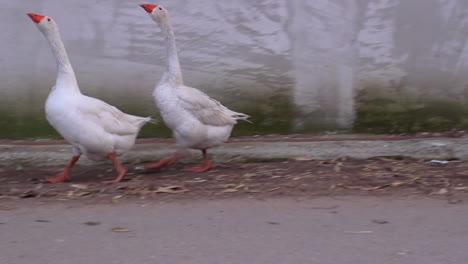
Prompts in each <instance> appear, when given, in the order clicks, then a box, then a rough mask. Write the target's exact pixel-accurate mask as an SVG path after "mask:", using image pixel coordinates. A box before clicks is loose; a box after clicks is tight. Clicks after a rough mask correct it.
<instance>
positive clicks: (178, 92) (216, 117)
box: [140, 4, 249, 172]
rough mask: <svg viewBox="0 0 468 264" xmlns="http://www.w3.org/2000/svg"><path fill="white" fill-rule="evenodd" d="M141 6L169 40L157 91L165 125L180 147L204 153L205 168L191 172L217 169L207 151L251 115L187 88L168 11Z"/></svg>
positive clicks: (152, 165)
mask: <svg viewBox="0 0 468 264" xmlns="http://www.w3.org/2000/svg"><path fill="white" fill-rule="evenodd" d="M140 6H141V7H142V8H143V9H144V10H145V11H146V12H148V13H149V15H150V16H151V18H152V19H153V20H154V21H155V22H156V23H157V24H158V25H159V27H160V28H161V31H162V33H163V35H164V37H165V40H166V52H167V58H166V59H167V65H166V71H165V73H164V74H163V76H162V79H161V80H160V81H159V83H158V84H157V85H156V87H155V89H154V92H153V97H154V100H155V102H156V106H157V107H158V108H159V111H160V113H161V116H162V118H163V120H164V123H165V124H166V125H167V126H168V127H169V128H170V129H171V130H172V132H173V134H174V137H175V139H176V142H177V145H178V146H180V147H183V148H192V149H198V150H201V151H202V153H203V159H204V162H203V165H202V166H200V167H194V168H190V169H188V170H187V171H193V172H203V171H206V170H208V169H210V168H211V167H213V163H212V162H211V161H210V160H209V158H208V154H207V149H209V148H212V147H215V146H219V145H221V144H223V143H224V142H226V141H227V139H228V138H229V136H230V134H231V131H232V128H233V126H234V125H235V124H236V123H237V120H247V118H249V116H248V115H246V114H242V113H237V112H234V111H231V110H229V109H228V108H226V107H225V106H223V105H222V104H221V103H220V102H218V101H216V100H214V99H212V98H210V97H209V96H208V95H206V94H205V93H203V92H201V91H200V90H197V89H195V88H192V87H188V86H185V85H184V82H183V81H182V73H181V69H180V64H179V58H178V55H177V48H176V42H175V37H174V31H173V29H172V25H171V22H170V18H169V13H168V11H167V10H166V9H165V8H164V7H162V6H160V5H154V4H141V5H140ZM182 156H184V152H182V151H178V152H176V153H175V154H174V155H172V156H171V157H168V158H165V159H162V160H160V161H158V162H154V163H150V164H147V165H146V166H145V168H147V169H150V168H159V167H162V166H165V165H167V164H169V163H171V162H173V161H175V160H177V159H179V158H181V157H182Z"/></svg>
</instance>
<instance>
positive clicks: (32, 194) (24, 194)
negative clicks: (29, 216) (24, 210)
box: [19, 190, 39, 198]
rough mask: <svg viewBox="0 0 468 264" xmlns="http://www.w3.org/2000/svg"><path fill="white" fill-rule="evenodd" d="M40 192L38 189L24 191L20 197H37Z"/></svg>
mask: <svg viewBox="0 0 468 264" xmlns="http://www.w3.org/2000/svg"><path fill="white" fill-rule="evenodd" d="M38 195H39V194H38V193H37V192H36V191H33V190H31V191H26V192H24V193H22V194H21V195H20V196H19V197H20V198H33V197H37V196H38Z"/></svg>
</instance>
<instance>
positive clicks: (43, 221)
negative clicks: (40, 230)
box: [36, 219, 52, 223]
mask: <svg viewBox="0 0 468 264" xmlns="http://www.w3.org/2000/svg"><path fill="white" fill-rule="evenodd" d="M36 222H38V223H50V222H52V221H49V220H43V219H37V220H36Z"/></svg>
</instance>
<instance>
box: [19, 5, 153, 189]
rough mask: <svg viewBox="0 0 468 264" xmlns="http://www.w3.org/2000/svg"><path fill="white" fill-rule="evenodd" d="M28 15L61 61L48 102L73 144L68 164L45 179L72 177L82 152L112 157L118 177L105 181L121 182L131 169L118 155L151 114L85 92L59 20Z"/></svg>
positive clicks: (60, 129)
mask: <svg viewBox="0 0 468 264" xmlns="http://www.w3.org/2000/svg"><path fill="white" fill-rule="evenodd" d="M27 15H28V16H29V17H30V18H31V19H32V21H34V22H35V23H36V25H37V27H38V29H39V30H40V31H41V32H42V34H44V36H45V38H46V39H47V40H48V42H49V45H50V48H51V49H52V53H53V54H54V56H55V59H56V63H57V80H56V83H55V86H54V87H53V88H52V91H51V92H50V94H49V96H48V97H47V101H46V104H45V111H46V117H47V120H48V121H49V123H50V124H51V125H52V126H53V127H54V128H55V129H56V130H57V131H58V132H59V133H60V134H61V135H62V136H63V137H64V138H65V140H66V141H68V142H69V143H70V144H71V145H72V147H73V156H72V158H71V160H70V162H69V163H68V165H67V166H66V167H65V168H64V169H63V170H62V171H61V172H60V173H58V174H57V175H56V176H54V177H50V178H47V179H45V180H44V182H49V183H54V182H64V181H67V180H69V179H70V170H71V168H72V167H73V165H74V164H75V163H76V162H77V161H78V159H79V158H80V156H81V155H82V154H84V155H86V157H88V158H89V159H91V160H96V161H97V160H105V159H109V160H111V161H112V163H113V165H114V166H115V168H116V170H117V177H116V178H115V179H114V180H111V181H105V182H104V183H114V182H119V181H120V180H122V178H123V177H124V176H125V174H126V172H127V170H126V169H125V168H124V167H123V166H122V165H121V164H120V162H119V161H118V160H117V158H116V157H117V156H118V155H120V154H122V153H124V152H125V151H127V150H129V149H130V148H131V147H132V146H133V145H134V143H135V138H136V136H137V134H138V132H139V131H140V129H141V127H142V126H143V125H144V124H145V123H147V122H149V121H151V118H150V117H139V116H133V115H128V114H125V113H123V112H121V111H120V110H119V109H117V108H115V107H114V106H111V105H109V104H107V103H105V102H103V101H101V100H98V99H95V98H92V97H89V96H86V95H83V94H82V93H81V92H80V89H79V87H78V83H77V81H76V78H75V73H74V71H73V68H72V66H71V64H70V61H69V59H68V55H67V52H66V50H65V47H64V45H63V42H62V40H61V37H60V33H59V29H58V26H57V24H56V23H55V22H54V20H53V19H52V18H51V17H48V16H43V15H38V14H34V13H28V14H27Z"/></svg>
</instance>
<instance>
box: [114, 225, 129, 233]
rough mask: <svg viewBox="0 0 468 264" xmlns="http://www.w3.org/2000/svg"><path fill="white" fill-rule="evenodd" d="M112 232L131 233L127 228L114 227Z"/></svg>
mask: <svg viewBox="0 0 468 264" xmlns="http://www.w3.org/2000/svg"><path fill="white" fill-rule="evenodd" d="M112 232H116V233H125V232H130V231H129V230H128V229H126V228H123V227H120V226H117V227H113V228H112Z"/></svg>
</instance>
